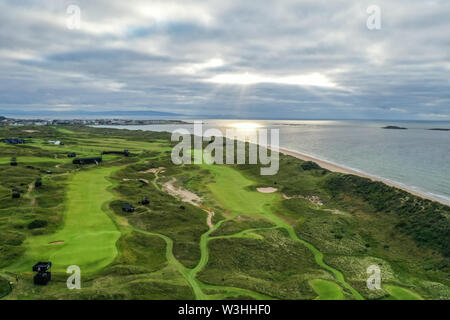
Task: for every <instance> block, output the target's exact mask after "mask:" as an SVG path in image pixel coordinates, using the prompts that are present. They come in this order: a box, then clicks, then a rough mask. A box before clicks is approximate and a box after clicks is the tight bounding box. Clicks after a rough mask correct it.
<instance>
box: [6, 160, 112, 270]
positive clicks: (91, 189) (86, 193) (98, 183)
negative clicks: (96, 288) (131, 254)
mask: <svg viewBox="0 0 450 320" xmlns="http://www.w3.org/2000/svg"><path fill="white" fill-rule="evenodd" d="M119 169H120V168H118V167H114V168H96V169H93V170H89V171H83V172H79V173H77V174H75V175H73V177H72V178H71V179H70V182H69V186H68V189H67V200H66V201H67V203H66V208H67V209H66V212H65V213H64V225H63V227H62V229H60V230H58V231H57V232H56V233H53V234H49V235H41V236H33V237H29V238H28V239H27V240H26V253H25V255H24V256H23V257H22V258H21V259H20V261H18V262H17V263H15V264H14V265H12V266H10V267H8V268H7V269H8V270H9V271H13V272H27V271H31V267H32V265H33V264H34V263H36V262H37V261H47V260H48V261H51V262H52V263H53V267H52V271H53V272H65V270H66V268H67V267H68V266H70V265H78V266H79V267H80V268H81V270H82V272H85V273H86V272H87V273H91V272H95V271H98V270H100V269H102V268H104V267H105V266H107V265H108V264H110V263H111V262H112V261H113V260H114V258H115V257H116V256H117V253H118V251H117V247H116V242H117V240H118V239H119V237H120V232H119V231H118V230H117V228H116V226H115V224H114V223H113V221H111V219H110V218H109V217H108V215H107V213H106V212H105V211H104V210H108V209H107V206H103V204H104V203H105V202H109V201H111V200H112V199H113V195H112V193H111V192H110V191H109V188H110V186H111V185H112V183H111V182H110V181H108V177H109V176H110V175H111V174H112V173H113V172H115V171H117V170H119ZM54 242H62V243H56V244H55V243H54ZM52 243H53V244H52Z"/></svg>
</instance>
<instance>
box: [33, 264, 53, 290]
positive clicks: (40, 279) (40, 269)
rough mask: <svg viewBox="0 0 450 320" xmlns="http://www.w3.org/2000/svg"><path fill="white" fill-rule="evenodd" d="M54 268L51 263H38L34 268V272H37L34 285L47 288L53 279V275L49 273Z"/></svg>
mask: <svg viewBox="0 0 450 320" xmlns="http://www.w3.org/2000/svg"><path fill="white" fill-rule="evenodd" d="M51 267H52V263H51V262H38V263H36V264H35V265H34V266H33V272H37V274H36V275H35V276H34V278H33V279H34V284H36V285H41V286H45V285H46V284H47V283H48V282H49V281H50V280H51V279H52V274H51V272H50V271H49V270H50V268H51Z"/></svg>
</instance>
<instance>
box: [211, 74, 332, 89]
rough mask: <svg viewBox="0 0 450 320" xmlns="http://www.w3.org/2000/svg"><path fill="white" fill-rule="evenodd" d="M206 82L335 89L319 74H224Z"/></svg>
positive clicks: (327, 79) (330, 82) (328, 80)
mask: <svg viewBox="0 0 450 320" xmlns="http://www.w3.org/2000/svg"><path fill="white" fill-rule="evenodd" d="M205 81H207V82H212V83H218V84H231V85H252V84H259V83H273V84H284V85H294V86H315V87H327V88H334V87H337V85H336V84H335V83H333V82H332V81H331V80H330V79H329V78H327V77H326V76H324V75H322V74H320V73H311V74H306V75H295V76H267V75H259V74H252V73H248V72H246V73H224V74H219V75H216V76H213V77H211V78H209V79H206V80H205Z"/></svg>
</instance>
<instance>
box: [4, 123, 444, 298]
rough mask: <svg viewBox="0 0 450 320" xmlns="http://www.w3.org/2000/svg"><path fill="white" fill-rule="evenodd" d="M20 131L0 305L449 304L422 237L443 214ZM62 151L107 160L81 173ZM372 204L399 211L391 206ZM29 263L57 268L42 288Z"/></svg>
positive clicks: (9, 169)
mask: <svg viewBox="0 0 450 320" xmlns="http://www.w3.org/2000/svg"><path fill="white" fill-rule="evenodd" d="M25 129H26V130H27V131H24V130H25ZM25 129H24V128H7V129H5V128H2V129H0V133H1V135H2V136H3V137H19V138H25V139H27V141H29V142H28V143H26V144H24V145H8V144H0V148H1V149H2V152H3V153H2V157H0V168H1V171H0V175H1V176H2V179H1V180H0V181H1V183H0V204H1V205H0V253H1V255H0V294H2V296H0V298H2V299H188V300H190V299H199V300H207V299H256V300H269V299H287V300H295V299H308V300H366V299H368V300H371V299H375V300H393V299H398V300H416V299H446V298H447V297H449V295H450V289H449V282H448V265H447V264H446V263H447V261H448V257H447V255H446V252H445V250H444V248H443V247H442V246H441V243H440V242H439V241H437V240H436V239H435V237H434V236H429V235H428V234H422V233H418V232H419V231H418V229H417V226H420V225H427V226H428V228H429V229H433V230H435V233H437V234H439V235H440V236H441V237H445V234H446V232H447V231H446V230H448V229H446V228H445V227H444V228H442V219H445V218H442V217H445V216H447V215H448V214H449V213H450V209H449V208H448V207H446V206H443V205H440V204H437V203H433V202H431V201H428V200H424V199H420V198H417V197H415V196H412V195H408V194H405V193H404V191H400V190H398V189H394V188H392V187H388V186H385V185H383V184H379V183H375V182H370V181H366V179H363V180H358V179H355V178H353V177H352V176H348V175H343V174H337V173H331V172H329V171H327V170H324V169H322V168H320V167H315V166H311V165H308V166H305V165H304V162H303V161H301V160H299V159H295V158H292V157H289V156H280V170H279V173H278V174H276V175H274V176H261V175H259V166H253V165H214V164H206V163H203V164H200V165H194V164H192V165H189V164H183V165H175V164H174V163H172V161H171V158H170V153H171V150H172V147H173V145H174V143H173V142H171V141H170V135H169V134H167V133H156V132H148V131H131V130H117V129H104V128H91V127H83V126H77V127H73V126H64V127H61V126H59V127H51V126H49V127H39V128H36V127H30V128H25ZM30 132H32V133H30ZM49 140H60V141H64V145H59V146H57V145H52V144H48V143H46V141H49ZM123 150H128V151H129V155H128V154H127V155H124V154H122V153H120V152H122V151H123ZM104 151H108V152H109V151H114V152H116V153H115V154H107V155H103V156H102V153H103V152H104ZM70 153H76V157H77V158H83V157H102V161H101V162H95V163H94V162H93V163H87V164H76V163H72V159H70V158H68V156H67V155H68V154H70ZM13 157H14V158H16V160H17V166H11V165H10V159H11V158H13ZM37 181H39V182H40V183H39V184H38V183H37ZM11 190H14V192H15V193H16V194H19V195H20V197H19V198H17V197H16V198H14V197H12V196H11V192H12V191H11ZM373 195H377V196H376V197H374V196H373ZM317 199H320V201H318V200H317ZM374 199H385V200H383V203H401V204H402V205H401V206H398V207H396V206H395V205H391V208H392V207H393V208H394V209H392V210H391V209H390V210H387V209H385V208H384V207H383V206H381V205H380V204H379V203H376V202H375V201H376V200H374ZM144 200H146V201H144ZM377 201H378V200H377ZM380 201H382V200H380ZM412 207H413V208H415V209H414V210H415V215H411V214H409V212H411V211H412V210H411V209H410V208H412ZM417 208H421V209H420V210H422V211H420V210H419V209H417ZM129 209H131V210H129ZM428 216H430V217H433V218H432V219H431V218H430V219H428V220H427V219H424V218H423V217H428ZM427 237H428V238H427ZM424 239H425V240H424ZM38 261H50V262H52V267H51V272H52V280H51V281H50V282H49V283H48V284H47V285H45V286H36V285H34V283H33V277H34V275H35V274H34V273H33V272H32V270H31V269H32V266H33V265H34V264H35V263H36V262H38ZM72 265H76V266H79V267H80V269H81V276H82V288H81V289H80V290H68V289H67V287H66V280H67V277H68V274H67V273H66V270H67V268H68V267H69V266H72ZM371 265H376V266H378V267H379V268H380V269H381V275H382V278H381V283H382V286H381V289H379V290H370V289H369V288H368V287H367V285H366V281H367V278H368V274H367V272H366V270H367V268H368V267H369V266H371Z"/></svg>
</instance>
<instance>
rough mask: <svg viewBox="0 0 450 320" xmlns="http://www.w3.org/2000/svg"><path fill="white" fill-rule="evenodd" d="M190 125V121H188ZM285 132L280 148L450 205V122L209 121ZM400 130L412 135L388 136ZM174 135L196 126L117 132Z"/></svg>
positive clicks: (207, 124) (213, 125)
mask: <svg viewBox="0 0 450 320" xmlns="http://www.w3.org/2000/svg"><path fill="white" fill-rule="evenodd" d="M186 121H187V122H190V121H189V120H186ZM248 123H250V124H252V125H258V126H260V127H263V128H268V129H270V128H277V129H279V130H280V147H281V148H285V149H290V150H292V151H298V152H300V153H304V154H307V155H310V156H313V157H315V158H318V159H322V160H326V161H329V162H332V163H335V164H338V165H340V166H342V167H346V168H349V169H353V170H356V171H360V172H362V173H365V174H368V175H371V176H374V177H378V178H382V179H384V180H387V181H390V182H392V183H395V184H397V185H400V186H404V187H407V188H409V189H413V190H415V191H417V192H420V193H422V194H424V195H427V196H429V197H432V198H434V199H438V200H441V201H443V202H446V203H448V204H450V131H432V130H428V129H431V128H447V129H450V122H429V121H426V122H425V121H424V122H419V121H417V122H404V121H402V122H385V121H293V120H273V121H269V120H204V124H203V128H204V130H206V129H208V128H219V129H221V130H223V132H225V131H224V129H226V128H230V127H236V126H238V127H241V129H239V130H249V129H246V128H243V129H242V127H247V125H246V124H248ZM386 125H395V126H401V127H406V128H408V130H385V129H381V127H383V126H386ZM111 127H115V128H125V129H130V130H139V129H140V130H151V131H168V132H172V131H173V130H175V129H178V128H185V129H188V130H189V131H191V133H193V125H192V124H188V125H148V126H123V127H122V126H111Z"/></svg>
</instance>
